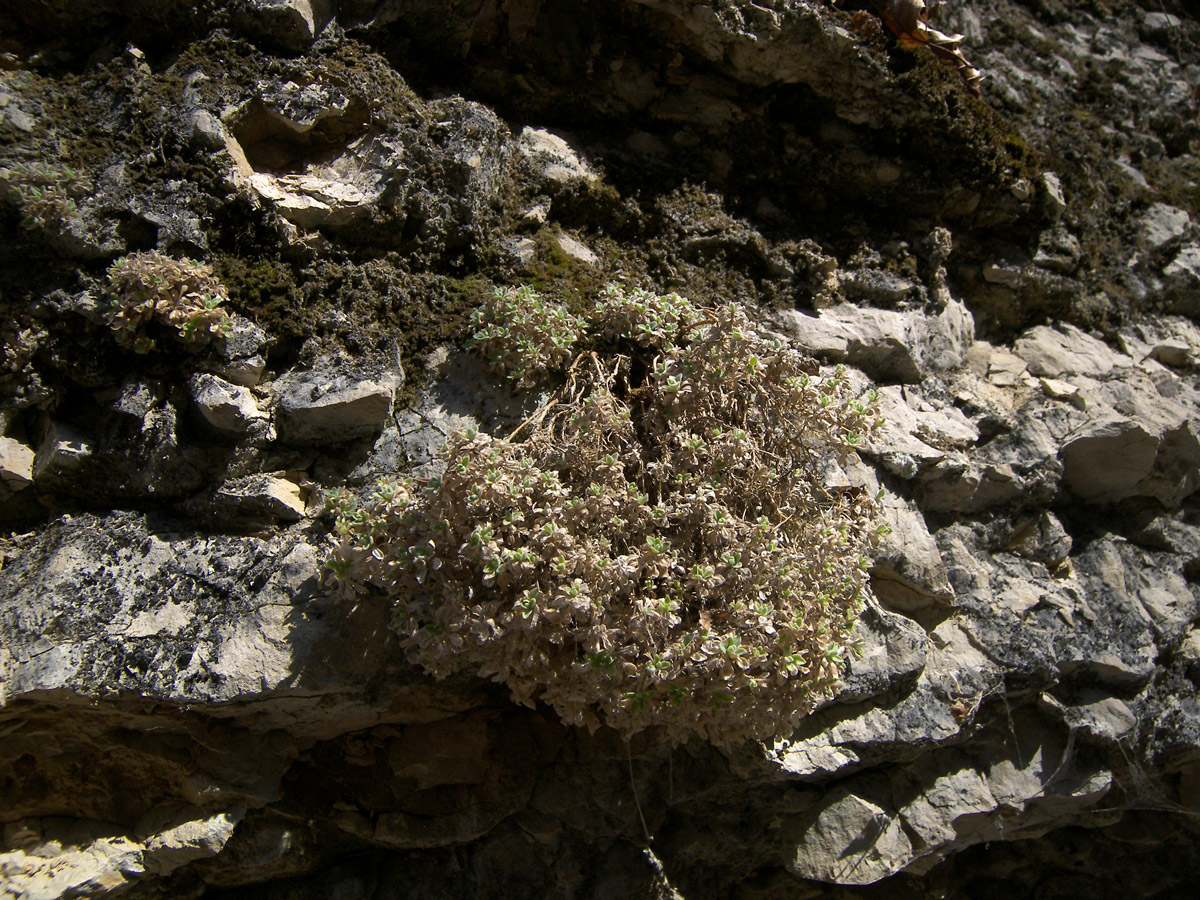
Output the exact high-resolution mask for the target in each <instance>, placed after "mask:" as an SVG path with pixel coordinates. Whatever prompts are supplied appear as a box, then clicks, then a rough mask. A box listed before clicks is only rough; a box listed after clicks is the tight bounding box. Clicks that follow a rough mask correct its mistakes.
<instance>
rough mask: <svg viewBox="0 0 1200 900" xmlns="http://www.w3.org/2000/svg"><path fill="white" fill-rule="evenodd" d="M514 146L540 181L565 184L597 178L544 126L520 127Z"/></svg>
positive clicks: (573, 152) (548, 183)
mask: <svg viewBox="0 0 1200 900" xmlns="http://www.w3.org/2000/svg"><path fill="white" fill-rule="evenodd" d="M515 149H516V152H517V153H518V154H519V156H520V157H521V158H522V159H523V160H524V161H525V162H526V164H527V165H529V166H530V167H531V168H532V169H533V170H534V171H535V173H536V174H535V176H534V177H535V178H536V179H537V180H538V181H539V182H541V183H544V184H547V185H553V186H565V185H568V184H572V183H576V182H592V181H596V180H597V179H598V177H599V176H597V174H596V173H595V171H593V170H592V168H591V166H589V165H588V164H587V163H586V162H585V161H584V160H583V159H581V158H580V156H579V154H578V153H576V152H575V150H574V149H572V147H571V145H570V144H569V143H567V141H565V140H564V139H563V138H561V137H559V136H558V135H557V134H554V133H553V132H550V131H546V130H545V129H543V128H532V127H529V126H526V127H525V128H523V129H522V130H521V134H520V135H519V136H518V137H517V141H516V145H515Z"/></svg>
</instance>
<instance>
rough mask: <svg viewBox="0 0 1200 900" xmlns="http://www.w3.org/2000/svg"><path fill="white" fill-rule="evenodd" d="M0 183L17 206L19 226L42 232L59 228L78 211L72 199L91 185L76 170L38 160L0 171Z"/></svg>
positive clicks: (57, 230)
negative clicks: (19, 215)
mask: <svg viewBox="0 0 1200 900" xmlns="http://www.w3.org/2000/svg"><path fill="white" fill-rule="evenodd" d="M0 185H2V186H4V187H5V188H6V189H7V193H8V197H9V199H10V200H11V201H12V202H14V203H15V204H16V205H17V206H18V207H19V208H20V210H21V216H22V218H21V225H22V227H24V228H27V229H30V230H40V231H46V232H59V231H61V230H62V228H63V225H64V224H65V223H66V222H67V221H68V220H69V219H71V218H74V217H75V216H76V215H77V214H78V212H79V209H78V207H77V206H76V200H78V199H79V198H80V197H82V196H83V195H84V194H85V193H87V191H88V190H89V189H90V188H91V182H90V181H89V180H88V178H87V177H86V176H85V175H84V174H83V173H82V172H80V171H79V170H78V169H73V168H71V167H70V166H62V165H56V164H53V163H41V162H32V163H18V164H16V165H14V166H12V167H11V168H7V169H3V170H0Z"/></svg>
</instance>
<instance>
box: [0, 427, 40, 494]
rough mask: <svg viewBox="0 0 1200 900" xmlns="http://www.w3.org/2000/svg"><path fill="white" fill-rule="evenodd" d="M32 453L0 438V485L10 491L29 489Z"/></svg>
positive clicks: (11, 441) (26, 448) (15, 442)
mask: <svg viewBox="0 0 1200 900" xmlns="http://www.w3.org/2000/svg"><path fill="white" fill-rule="evenodd" d="M33 460H34V452H33V451H32V450H30V449H29V448H28V447H26V446H25V445H24V444H22V443H21V442H20V441H15V440H13V439H12V438H9V437H0V484H2V485H3V486H4V487H5V488H7V489H8V490H10V491H19V490H21V489H22V488H26V487H29V484H30V482H32V481H33Z"/></svg>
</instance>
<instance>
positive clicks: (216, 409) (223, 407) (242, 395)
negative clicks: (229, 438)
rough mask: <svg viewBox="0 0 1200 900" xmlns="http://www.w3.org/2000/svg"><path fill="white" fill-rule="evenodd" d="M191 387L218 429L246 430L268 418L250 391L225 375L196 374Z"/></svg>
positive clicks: (232, 432)
mask: <svg viewBox="0 0 1200 900" xmlns="http://www.w3.org/2000/svg"><path fill="white" fill-rule="evenodd" d="M191 389H192V402H193V403H194V404H195V405H196V409H197V411H198V412H199V413H200V415H201V416H203V418H204V421H206V422H207V423H208V424H209V425H211V426H212V427H213V428H215V429H216V430H217V431H221V432H225V433H226V434H230V435H240V434H245V432H246V431H247V430H248V429H249V428H250V426H251V425H252V424H254V423H255V422H256V421H262V420H263V419H265V418H266V415H265V414H264V413H263V412H262V411H261V410H260V409H259V408H258V404H257V403H256V402H255V399H254V395H253V394H251V393H250V391H248V390H247V389H246V388H244V387H241V386H239V385H235V384H230V383H229V382H228V381H225V380H224V379H223V378H218V377H217V376H215V375H209V374H206V373H205V374H198V375H193V376H192V380H191Z"/></svg>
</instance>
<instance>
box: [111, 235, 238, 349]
mask: <svg viewBox="0 0 1200 900" xmlns="http://www.w3.org/2000/svg"><path fill="white" fill-rule="evenodd" d="M108 295H109V297H110V298H111V304H110V307H109V311H108V323H109V325H111V326H112V329H113V331H114V332H115V334H116V338H117V342H118V343H120V344H121V345H122V346H124V347H128V348H129V349H131V350H133V351H134V352H136V353H149V352H150V351H151V350H153V349H154V348H155V346H156V343H157V342H156V338H155V334H154V332H155V331H165V332H167V333H169V334H171V335H172V336H173V337H174V338H175V339H176V340H177V341H179V342H180V343H182V344H184V345H185V346H187V347H189V348H191V349H199V348H201V347H203V346H204V345H205V344H207V343H208V342H209V340H210V339H211V338H212V337H213V336H215V335H219V334H224V333H225V332H226V331H228V329H229V326H230V324H231V319H230V316H229V314H228V313H227V312H225V310H224V309H222V308H221V304H223V303H224V302H225V300H226V299H227V293H226V291H225V287H224V285H222V284H221V282H220V281H218V280H217V278H216V277H215V276H214V275H213V272H212V269H211V268H210V267H209V266H207V265H204V264H203V263H199V262H197V261H195V260H193V259H174V258H172V257H170V256H166V255H164V254H162V253H159V252H158V251H157V250H150V251H147V252H143V253H131V254H130V255H129V256H125V257H122V258H121V259H118V260H117V261H116V262H114V263H113V264H112V265H111V266H109V268H108Z"/></svg>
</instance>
